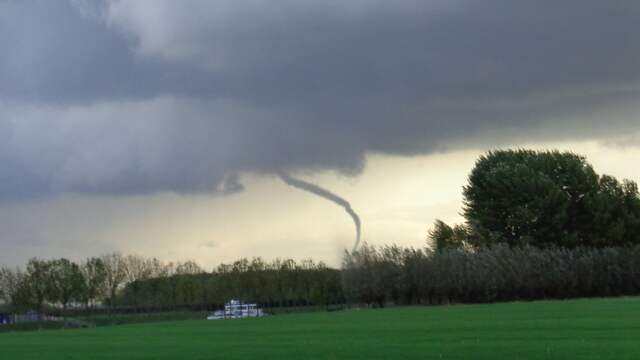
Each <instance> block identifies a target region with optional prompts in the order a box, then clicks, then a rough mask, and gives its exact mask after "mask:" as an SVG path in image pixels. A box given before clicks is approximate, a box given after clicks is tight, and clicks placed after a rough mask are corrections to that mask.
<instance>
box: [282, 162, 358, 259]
mask: <svg viewBox="0 0 640 360" xmlns="http://www.w3.org/2000/svg"><path fill="white" fill-rule="evenodd" d="M278 176H280V179H282V181H284V182H285V183H286V184H287V185H289V186H293V187H295V188H298V189H300V190H304V191H307V192H310V193H312V194H315V195H318V196H320V197H322V198H325V199H327V200H329V201H333V202H334V203H336V204H338V205H340V206H342V207H343V208H344V210H345V211H346V212H347V214H349V216H351V218H352V219H353V223H354V224H355V226H356V242H355V244H354V245H353V251H356V250H357V249H358V245H360V226H361V223H360V217H359V216H358V214H356V212H355V211H354V210H353V208H351V204H350V203H349V202H348V201H347V200H345V199H343V198H341V197H340V196H338V195H336V194H334V193H332V192H331V191H329V190H327V189H323V188H321V187H320V186H318V185H315V184H312V183H308V182H306V181H303V180H300V179H296V178H293V177H291V176H289V175H288V174H286V173H284V172H282V171H279V172H278Z"/></svg>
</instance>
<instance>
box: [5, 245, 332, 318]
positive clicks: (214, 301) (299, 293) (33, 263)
mask: <svg viewBox="0 0 640 360" xmlns="http://www.w3.org/2000/svg"><path fill="white" fill-rule="evenodd" d="M340 281H341V279H340V271H338V270H335V269H331V268H328V267H327V266H326V265H324V264H323V263H315V262H313V261H312V260H304V261H301V262H296V261H294V260H291V259H286V260H280V259H278V260H275V261H272V262H269V263H267V262H265V261H264V260H262V259H261V258H254V259H252V260H248V259H241V260H238V261H236V262H234V263H232V264H221V265H219V266H218V267H217V268H216V269H214V270H213V271H212V272H207V271H205V270H203V269H202V268H201V267H200V266H199V265H198V264H197V263H195V262H194V261H186V262H182V263H172V262H169V263H166V262H163V261H160V260H158V259H155V258H144V257H141V256H137V255H128V256H121V255H119V254H109V255H105V256H102V257H92V258H89V259H87V260H85V261H83V262H81V263H74V262H72V261H70V260H67V259H54V260H40V259H31V260H29V262H28V263H27V266H26V269H25V270H21V269H10V268H7V267H2V268H0V299H1V300H2V301H3V302H4V303H5V304H9V305H10V306H11V308H12V310H14V311H24V310H30V309H34V310H38V311H43V310H44V309H45V307H47V306H49V307H53V308H58V309H60V310H62V311H63V312H65V311H66V310H67V308H68V306H69V305H70V304H73V305H74V308H78V307H82V308H84V309H91V308H92V306H93V305H95V304H100V305H106V306H108V308H109V310H111V311H113V310H118V311H120V310H127V311H129V310H136V309H175V308H178V307H190V308H194V307H198V308H208V307H217V306H220V305H222V304H224V303H225V302H226V301H228V300H229V299H231V298H241V299H243V300H247V301H254V302H258V303H260V304H263V305H264V306H294V305H322V306H326V305H330V304H336V303H343V302H344V296H343V293H342V287H341V283H340ZM101 308H104V306H101Z"/></svg>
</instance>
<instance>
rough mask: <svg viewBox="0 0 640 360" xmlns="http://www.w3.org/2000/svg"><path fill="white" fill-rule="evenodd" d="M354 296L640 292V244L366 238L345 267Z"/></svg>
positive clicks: (467, 298)
mask: <svg viewBox="0 0 640 360" xmlns="http://www.w3.org/2000/svg"><path fill="white" fill-rule="evenodd" d="M342 275H343V286H344V292H345V297H346V298H347V300H348V301H349V302H350V303H362V304H368V305H371V306H384V305H385V304H389V303H392V304H450V303H485V302H498V301H513V300H537V299H566V298H578V297H605V296H621V295H637V294H640V246H633V247H605V248H595V247H578V248H559V247H545V248H538V247H533V246H530V245H524V246H518V247H513V246H509V245H507V244H500V245H495V246H491V247H481V248H445V249H440V250H434V249H432V248H431V247H426V248H423V249H415V248H403V247H399V246H383V247H373V246H369V245H366V244H365V245H364V246H362V247H361V248H360V249H359V250H357V251H355V252H353V253H351V254H346V255H345V258H344V264H343V269H342Z"/></svg>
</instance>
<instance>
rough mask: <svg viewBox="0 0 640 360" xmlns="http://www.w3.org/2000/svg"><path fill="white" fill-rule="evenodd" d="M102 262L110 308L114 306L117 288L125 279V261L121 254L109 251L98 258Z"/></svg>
mask: <svg viewBox="0 0 640 360" xmlns="http://www.w3.org/2000/svg"><path fill="white" fill-rule="evenodd" d="M100 259H101V260H102V263H103V264H104V270H105V287H106V291H107V293H108V296H109V303H110V305H111V308H113V307H114V306H115V302H116V295H117V292H118V288H119V287H120V286H121V285H123V283H124V281H125V279H126V276H127V274H126V272H125V262H124V260H123V257H122V255H120V254H118V253H111V254H107V255H104V256H102V257H101V258H100Z"/></svg>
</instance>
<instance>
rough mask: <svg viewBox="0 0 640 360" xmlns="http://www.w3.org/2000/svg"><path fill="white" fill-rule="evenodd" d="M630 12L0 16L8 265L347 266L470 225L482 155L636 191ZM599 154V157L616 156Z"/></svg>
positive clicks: (314, 10) (201, 0) (70, 6)
mask: <svg viewBox="0 0 640 360" xmlns="http://www.w3.org/2000/svg"><path fill="white" fill-rule="evenodd" d="M639 65H640V2H638V1H637V0H617V1H602V0H554V1H545V0H535V1H534V0H531V1H530V0H521V1H513V0H484V1H475V0H406V1H403V0H400V1H382V0H380V1H379V0H324V1H305V0H281V1H276V2H274V1H260V0H247V1H237V0H218V1H209V0H191V1H187V0H183V1H173V0H149V1H144V0H137V1H118V0H110V1H109V0H107V1H89V0H42V1H30V0H15V1H12V0H0V263H5V264H10V265H17V264H20V263H22V262H24V261H25V260H26V259H27V258H29V257H33V256H38V257H52V256H67V257H71V258H74V259H78V258H81V257H83V256H87V255H99V254H101V253H105V252H110V251H121V252H125V253H127V252H137V253H141V254H149V255H153V256H158V257H161V258H163V259H167V260H169V259H170V260H181V259H186V258H194V259H195V260H197V261H199V262H201V263H203V265H205V266H206V267H212V266H213V265H215V264H217V263H218V262H220V261H231V260H233V259H235V258H238V257H241V256H264V257H267V258H273V257H277V256H280V257H283V256H293V257H296V258H301V257H313V258H316V259H318V260H324V261H327V262H329V263H332V264H338V263H339V258H340V253H341V252H342V251H343V249H344V248H348V247H350V245H351V243H352V241H353V237H354V231H353V225H352V224H351V223H350V218H349V216H348V215H347V214H346V213H345V212H344V211H342V210H341V209H340V208H339V207H337V206H335V205H333V204H331V203H329V202H327V201H324V200H322V199H318V198H317V197H314V196H313V195H310V194H307V193H303V192H300V191H299V190H296V189H293V188H290V187H287V186H286V185H284V184H282V183H281V182H280V181H279V180H278V178H277V177H276V176H275V174H276V173H277V172H279V171H286V172H290V173H292V174H293V175H295V176H299V177H302V178H304V179H305V180H307V181H311V182H314V183H317V184H319V185H322V186H325V187H326V188H328V189H330V190H332V191H334V192H336V193H338V194H339V195H341V196H343V197H345V198H346V199H347V200H349V201H350V202H351V203H352V205H353V207H354V209H355V210H356V211H358V212H359V213H360V215H361V217H362V218H363V238H364V240H366V241H369V242H371V243H375V244H384V243H390V242H397V243H400V244H404V245H412V246H422V245H424V238H425V235H426V231H427V229H428V226H429V224H430V223H432V222H433V220H434V219H435V218H436V217H438V218H442V219H443V220H448V221H457V220H459V216H458V215H457V214H458V212H459V210H460V190H461V189H460V187H461V186H462V185H463V184H464V182H465V178H466V175H467V174H468V172H469V170H470V169H471V167H472V166H473V162H474V161H475V159H476V157H477V156H478V155H479V154H481V153H482V152H484V151H486V150H488V149H494V148H499V147H513V146H527V147H533V148H559V149H561V150H571V151H576V152H580V153H582V154H584V155H587V157H588V160H590V161H591V162H593V163H594V165H595V166H596V170H597V171H600V172H607V173H610V174H612V175H614V176H618V177H629V178H631V179H634V180H636V181H637V180H640V171H637V170H635V169H636V167H637V165H636V159H637V155H638V154H640V151H639V148H638V145H639V144H640V101H639V100H640V66H639ZM605 155H606V156H605Z"/></svg>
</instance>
